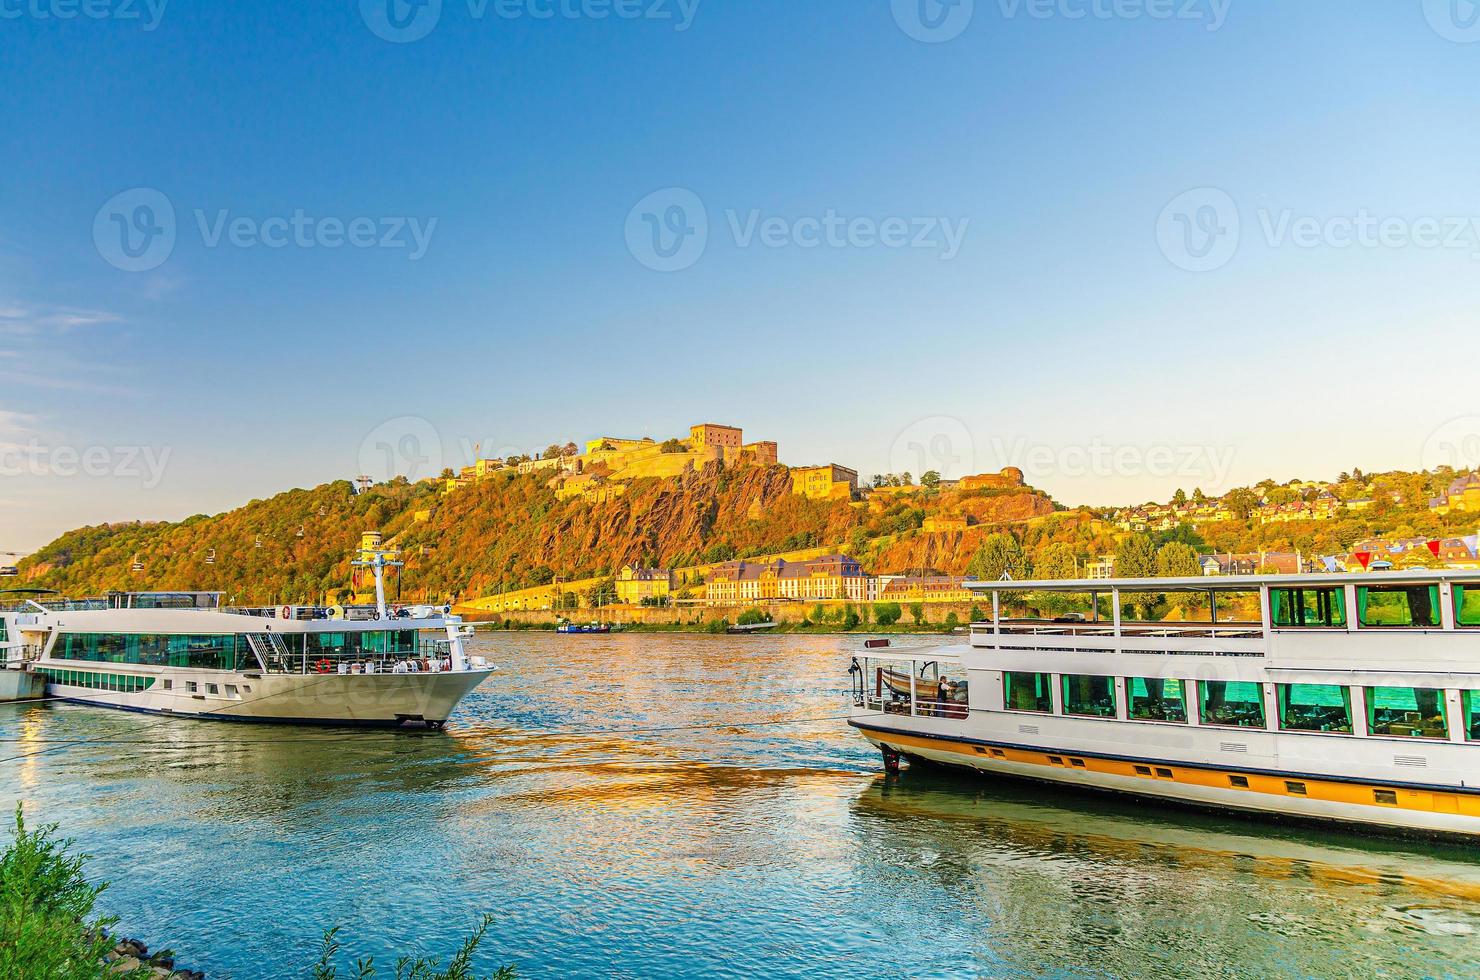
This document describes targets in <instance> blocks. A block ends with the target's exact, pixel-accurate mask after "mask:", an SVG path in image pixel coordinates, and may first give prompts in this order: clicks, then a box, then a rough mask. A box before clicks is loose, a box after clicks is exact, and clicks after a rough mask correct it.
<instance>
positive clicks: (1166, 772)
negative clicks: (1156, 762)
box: [1156, 766, 1172, 779]
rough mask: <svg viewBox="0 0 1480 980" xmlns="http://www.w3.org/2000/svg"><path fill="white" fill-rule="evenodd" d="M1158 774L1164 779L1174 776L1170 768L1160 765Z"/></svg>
mask: <svg viewBox="0 0 1480 980" xmlns="http://www.w3.org/2000/svg"><path fill="white" fill-rule="evenodd" d="M1156 774H1157V775H1158V776H1160V777H1161V778H1162V779H1171V778H1172V771H1171V770H1170V769H1163V768H1161V767H1160V766H1157V767H1156Z"/></svg>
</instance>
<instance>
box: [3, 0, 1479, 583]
mask: <svg viewBox="0 0 1480 980" xmlns="http://www.w3.org/2000/svg"><path fill="white" fill-rule="evenodd" d="M387 2H390V3H392V4H393V5H394V6H392V7H390V8H387V7H386V6H385V4H386V3H387ZM82 9H83V8H82V3H81V0H0V50H3V52H4V57H3V59H0V82H3V85H0V160H3V162H4V174H5V178H4V180H3V181H0V218H3V220H0V461H3V463H4V475H3V477H0V551H7V550H15V551H24V550H29V549H31V548H34V547H36V546H38V545H40V544H42V543H44V542H45V541H47V540H49V539H50V538H52V537H53V536H55V534H57V533H59V532H60V531H62V530H64V529H67V528H70V527H73V526H77V525H80V524H85V523H97V522H100V521H104V520H122V519H131V518H134V517H141V518H178V517H183V516H187V515H189V514H192V513H198V512H215V511H219V510H223V509H226V508H229V507H231V506H235V505H237V504H240V503H242V502H245V501H246V500H248V499H251V498H253V497H260V496H266V495H270V494H271V493H274V492H276V491H278V490H281V489H285V488H287V487H290V486H307V485H312V484H316V483H319V482H322V481H325V480H329V479H334V478H338V477H352V476H354V475H355V474H356V473H359V472H365V471H370V472H373V473H374V474H375V475H376V476H385V475H388V471H391V470H395V469H411V468H419V469H420V470H421V471H422V473H424V472H425V471H426V470H427V469H429V468H435V469H440V465H438V464H443V465H454V466H455V465H462V464H464V463H466V462H467V461H468V460H467V456H468V454H469V451H470V450H471V448H472V446H473V445H474V444H481V445H482V446H483V447H485V448H489V447H492V448H493V449H495V450H497V451H508V450H510V449H512V448H520V449H528V448H531V447H543V446H544V445H546V444H548V443H550V442H552V441H557V440H558V441H561V442H563V441H566V440H567V439H574V440H576V441H581V440H584V439H588V438H594V437H596V436H599V435H607V434H610V435H654V436H657V437H659V438H661V437H664V436H666V435H669V434H673V433H677V432H681V431H683V430H685V429H686V427H687V426H688V424H689V423H691V422H695V421H703V420H712V421H722V422H732V423H734V424H739V425H743V426H744V427H745V428H746V430H747V437H748V438H772V439H775V440H776V441H778V442H779V443H780V447H781V457H782V460H783V461H785V462H789V463H793V464H804V463H812V462H821V461H827V460H836V461H838V462H842V463H844V464H846V465H851V466H855V467H856V468H857V469H859V470H860V471H861V472H862V473H864V475H865V477H867V476H868V475H869V474H872V473H876V472H883V471H889V470H894V469H904V468H908V469H912V470H914V471H915V472H916V473H918V471H919V470H921V469H923V468H925V465H931V466H934V467H935V468H942V469H945V470H946V471H947V472H948V474H950V473H953V472H954V473H959V472H963V471H967V470H984V469H995V468H998V467H1000V466H1003V465H1008V464H1010V463H1015V464H1017V465H1020V466H1023V468H1024V469H1026V470H1028V474H1029V478H1030V480H1031V481H1032V482H1034V483H1035V484H1037V485H1040V486H1043V487H1045V488H1046V489H1048V490H1050V491H1052V492H1053V493H1054V494H1055V496H1056V497H1058V499H1060V500H1062V501H1064V502H1066V503H1082V502H1083V503H1131V502H1138V501H1143V500H1146V499H1150V498H1157V499H1165V498H1166V497H1167V496H1169V495H1170V493H1171V492H1172V490H1173V489H1175V488H1176V487H1178V486H1186V487H1187V488H1188V489H1189V490H1190V488H1191V487H1193V486H1198V485H1202V486H1204V487H1205V488H1206V489H1208V490H1209V491H1214V490H1226V489H1229V488H1231V487H1232V486H1236V485H1238V484H1239V483H1243V482H1248V481H1253V480H1257V479H1260V478H1262V477H1265V476H1274V477H1276V478H1282V479H1287V478H1292V477H1296V476H1303V477H1322V476H1334V475H1335V474H1336V473H1337V472H1338V471H1340V470H1343V469H1347V468H1349V467H1351V466H1353V465H1358V466H1361V467H1363V468H1365V469H1371V470H1376V469H1382V468H1399V467H1401V468H1416V467H1418V466H1421V465H1425V464H1427V465H1434V464H1436V463H1437V462H1441V461H1444V460H1446V459H1452V460H1453V461H1456V462H1471V463H1480V459H1477V458H1475V453H1476V444H1477V443H1480V419H1476V418H1475V416H1476V414H1477V413H1480V405H1477V404H1476V400H1475V398H1474V394H1473V390H1474V389H1473V384H1472V380H1471V373H1472V371H1473V369H1474V355H1473V350H1474V346H1473V340H1472V339H1471V338H1473V337H1474V336H1475V331H1474V321H1475V312H1474V311H1475V310H1477V309H1480V287H1477V281H1480V185H1477V183H1476V181H1475V178H1474V172H1475V161H1476V160H1480V128H1477V127H1476V126H1475V125H1474V119H1475V118H1476V114H1477V109H1480V90H1477V88H1476V86H1475V85H1474V80H1475V78H1476V77H1477V71H1480V43H1476V42H1480V24H1477V23H1472V22H1471V21H1470V19H1469V18H1470V17H1471V15H1473V14H1475V13H1480V10H1477V9H1476V8H1472V7H1471V6H1470V5H1468V4H1466V3H1464V2H1463V0H1427V2H1424V0H1413V2H1401V3H1394V2H1378V0H1363V2H1357V3H1353V2H1339V0H1305V2H1302V3H1298V4H1295V3H1254V2H1241V0H1216V2H1215V0H1175V2H1171V0H1120V2H1119V4H1116V3H1115V2H1113V0H1051V2H1050V0H1035V2H1029V0H975V3H974V4H972V3H962V4H958V5H956V6H954V7H948V8H947V7H941V6H940V5H939V4H938V2H937V0H893V2H891V0H869V2H861V0H744V2H739V0H729V2H723V0H697V2H695V0H685V2H684V3H683V4H680V3H679V2H678V0H664V2H661V3H660V2H658V0H642V2H637V0H487V3H484V2H482V0H441V2H440V4H439V3H437V2H436V0H428V3H427V4H426V5H424V6H422V7H419V8H416V7H409V6H407V5H406V3H405V0H364V2H359V0H335V2H326V3H313V4H302V3H296V4H289V3H281V2H264V3H260V4H239V3H224V2H217V3H212V2H206V0H200V2H195V3H186V2H184V0H173V2H168V3H165V4H164V5H163V6H162V8H161V6H160V0H153V6H150V5H149V4H147V3H145V2H144V0H88V6H87V7H86V8H85V9H86V10H88V11H91V13H92V16H87V15H82V13H81V10H82ZM387 10H389V11H390V16H389V19H388V15H387ZM602 13H605V14H606V16H604V17H603V16H599V15H600V14H602ZM68 14H77V15H76V16H65V15H68ZM546 14H548V15H549V16H544V15H546ZM1133 15H1134V16H1133ZM396 24H405V25H408V26H407V27H405V28H404V29H402V28H398V27H396V26H394V25H396ZM413 35H420V36H415V37H413ZM387 38H389V39H387ZM1472 221H1473V222H1474V223H1472ZM829 226H830V227H831V232H829V231H828V229H829ZM706 228H707V234H706V233H705V231H706ZM352 229H353V231H354V236H353V237H354V239H355V240H354V242H350V241H349V239H350V237H351V231H352ZM166 232H167V234H166ZM125 235H127V236H128V238H127V240H125V237H124V236H125ZM654 235H656V236H657V237H653V236H654ZM125 245H127V250H124V246H125ZM130 253H133V254H130ZM670 253H671V254H670ZM665 256H669V257H665ZM675 266H679V267H676V268H674V267H675ZM665 270H668V271H665ZM381 447H391V448H390V449H389V450H388V451H389V462H387V456H386V452H387V451H386V450H385V449H383V448H381ZM922 464H925V465H922ZM417 475H420V474H417ZM0 557H3V556H0Z"/></svg>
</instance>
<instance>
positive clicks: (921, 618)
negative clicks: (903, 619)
mask: <svg viewBox="0 0 1480 980" xmlns="http://www.w3.org/2000/svg"><path fill="white" fill-rule="evenodd" d="M910 615H911V616H913V617H915V625H916V626H920V625H922V624H923V623H924V622H925V603H923V602H912V603H910Z"/></svg>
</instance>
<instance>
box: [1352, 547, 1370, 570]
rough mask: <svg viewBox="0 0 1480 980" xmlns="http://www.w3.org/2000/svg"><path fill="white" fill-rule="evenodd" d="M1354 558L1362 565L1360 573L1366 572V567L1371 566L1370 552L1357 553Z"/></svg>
mask: <svg viewBox="0 0 1480 980" xmlns="http://www.w3.org/2000/svg"><path fill="white" fill-rule="evenodd" d="M1355 557H1356V559H1357V561H1359V562H1361V563H1362V571H1364V572H1365V571H1366V570H1367V566H1368V565H1371V564H1372V552H1370V551H1359V552H1357V553H1356V555H1355Z"/></svg>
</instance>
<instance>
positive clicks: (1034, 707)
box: [1002, 671, 1053, 714]
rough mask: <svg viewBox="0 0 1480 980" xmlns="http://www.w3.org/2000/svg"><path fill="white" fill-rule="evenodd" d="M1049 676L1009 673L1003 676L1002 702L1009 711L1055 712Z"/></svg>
mask: <svg viewBox="0 0 1480 980" xmlns="http://www.w3.org/2000/svg"><path fill="white" fill-rule="evenodd" d="M1050 683H1052V682H1051V681H1050V680H1049V675H1047V674H1032V673H1018V672H1015V671H1008V672H1007V673H1005V674H1003V675H1002V702H1003V704H1005V705H1006V706H1007V709H1008V710H1009V711H1038V712H1042V713H1044V714H1047V713H1048V712H1050V711H1052V710H1053V704H1052V702H1051V700H1050V698H1049V694H1048V692H1049V684H1050Z"/></svg>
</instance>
